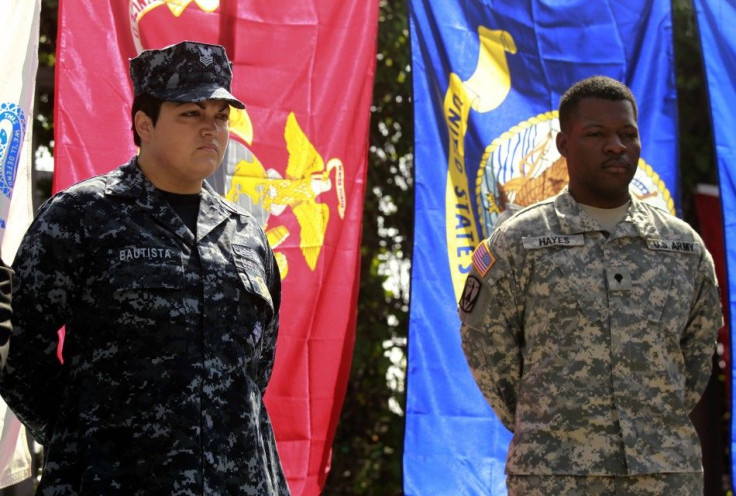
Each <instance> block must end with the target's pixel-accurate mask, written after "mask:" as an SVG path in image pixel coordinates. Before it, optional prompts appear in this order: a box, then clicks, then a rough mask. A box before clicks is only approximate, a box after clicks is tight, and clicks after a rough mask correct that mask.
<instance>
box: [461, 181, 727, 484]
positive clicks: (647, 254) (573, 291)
mask: <svg viewBox="0 0 736 496" xmlns="http://www.w3.org/2000/svg"><path fill="white" fill-rule="evenodd" d="M473 260H474V264H473V269H472V270H471V273H470V275H469V277H468V279H467V282H466V285H465V289H464V292H463V296H462V298H461V301H460V304H459V313H460V318H461V320H462V328H461V334H462V343H463V348H464V350H465V354H466V356H467V359H468V363H469V365H470V368H471V369H472V372H473V374H474V376H475V379H476V381H477V383H478V385H479V386H480V389H481V390H482V391H483V393H484V395H485V397H486V398H487V400H488V401H489V403H490V404H491V406H492V407H493V409H494V411H495V413H496V415H497V416H498V418H499V419H500V420H501V422H503V424H504V425H505V426H506V427H507V428H508V429H510V430H511V431H512V432H513V439H512V441H511V445H510V447H509V452H508V458H507V463H506V472H507V474H512V475H556V474H560V475H562V474H564V475H582V476H587V475H600V476H615V475H636V474H658V473H693V472H701V471H702V467H701V451H700V445H699V441H698V436H697V434H696V432H695V429H694V427H693V426H692V424H691V423H690V420H689V418H688V414H689V412H690V411H691V410H692V409H693V408H694V407H695V405H696V403H697V401H698V399H699V398H700V395H701V393H702V391H703V389H704V387H705V385H706V383H707V381H708V379H709V377H710V369H711V359H712V354H713V351H714V344H715V338H716V333H717V331H718V329H719V328H720V327H721V324H722V317H721V309H720V300H719V292H718V287H717V283H716V280H715V273H714V268H713V262H712V259H711V256H710V254H709V253H708V252H707V250H706V249H705V248H704V246H703V243H702V241H701V239H700V237H699V236H698V235H697V234H696V233H695V232H694V231H693V230H692V229H691V228H690V227H689V226H688V225H687V224H686V223H685V222H683V221H681V220H679V219H677V218H675V217H672V216H670V215H668V214H666V213H664V212H662V211H660V210H658V209H657V208H655V207H652V206H651V205H648V204H645V203H642V202H640V201H637V200H636V199H633V198H632V202H631V205H630V207H629V209H628V212H627V214H626V217H625V218H624V219H623V220H622V221H621V223H619V224H618V225H617V226H616V227H615V229H614V231H613V232H612V233H611V234H610V236H609V237H606V235H605V233H604V232H602V231H601V228H600V226H599V225H598V224H597V222H595V221H594V220H593V219H592V218H590V217H589V216H588V215H587V214H585V213H584V212H582V211H581V209H580V207H579V205H578V204H577V203H576V202H575V200H574V199H573V197H572V196H571V195H570V194H569V193H568V192H567V190H564V191H563V192H562V193H561V194H560V195H559V196H557V197H555V198H552V199H549V200H547V201H545V202H542V203H539V204H537V205H534V206H531V207H529V208H527V209H525V210H523V211H521V212H519V213H517V214H516V215H515V216H514V217H512V218H511V219H509V220H507V221H506V222H505V223H504V224H503V225H501V226H500V227H498V228H497V229H496V230H495V231H494V233H493V234H492V235H491V237H490V238H489V240H487V241H485V242H484V243H483V244H481V245H479V247H478V248H477V249H476V251H475V252H474V254H473ZM547 494H564V492H563V493H553V492H551V493H547ZM661 494H668V493H661ZM672 494H680V493H672Z"/></svg>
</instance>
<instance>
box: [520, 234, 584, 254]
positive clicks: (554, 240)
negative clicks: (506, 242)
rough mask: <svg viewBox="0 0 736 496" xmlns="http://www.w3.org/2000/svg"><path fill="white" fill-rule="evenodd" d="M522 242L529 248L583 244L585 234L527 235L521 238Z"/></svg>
mask: <svg viewBox="0 0 736 496" xmlns="http://www.w3.org/2000/svg"><path fill="white" fill-rule="evenodd" d="M521 242H522V243H523V244H524V248H526V249H527V250H537V249H539V248H549V247H551V246H583V245H584V244H585V236H584V235H582V234H572V235H560V234H557V235H553V236H525V237H523V238H521Z"/></svg>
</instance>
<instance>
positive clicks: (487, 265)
mask: <svg viewBox="0 0 736 496" xmlns="http://www.w3.org/2000/svg"><path fill="white" fill-rule="evenodd" d="M495 262H496V257H494V256H493V253H491V249H490V248H488V243H487V242H486V241H485V240H484V241H481V242H480V244H479V245H478V246H477V247H476V248H475V251H474V252H473V267H475V270H477V271H478V273H479V274H480V275H481V277H485V275H486V274H488V271H489V270H491V267H493V264H494V263H495Z"/></svg>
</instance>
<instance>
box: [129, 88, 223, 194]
mask: <svg viewBox="0 0 736 496" xmlns="http://www.w3.org/2000/svg"><path fill="white" fill-rule="evenodd" d="M142 115H143V118H142V119H143V120H142V121H141V124H142V125H144V126H145V127H144V128H143V132H141V130H140V129H139V134H140V136H141V157H140V163H141V167H142V168H143V171H144V173H145V174H146V176H147V177H148V178H149V180H150V181H151V182H152V183H153V184H154V186H156V187H157V188H160V189H163V190H165V191H170V192H173V193H197V192H199V190H200V188H201V185H202V180H204V178H206V177H207V176H209V175H210V174H212V172H214V171H215V170H216V169H217V167H218V166H219V165H220V163H221V162H222V158H223V156H224V155H225V148H226V147H227V142H228V137H229V128H228V120H229V116H230V106H229V105H228V103H227V102H225V101H223V100H207V101H204V102H197V103H174V102H164V103H163V104H162V105H161V111H160V113H159V117H158V120H157V121H156V125H155V126H153V125H152V123H150V122H146V119H148V118H147V116H145V114H142ZM148 121H150V119H148Z"/></svg>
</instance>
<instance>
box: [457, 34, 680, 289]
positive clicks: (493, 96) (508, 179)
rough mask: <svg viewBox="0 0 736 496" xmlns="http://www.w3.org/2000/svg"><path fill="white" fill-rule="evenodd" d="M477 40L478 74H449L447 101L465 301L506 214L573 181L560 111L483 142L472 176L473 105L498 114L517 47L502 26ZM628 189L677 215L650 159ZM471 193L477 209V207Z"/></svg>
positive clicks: (480, 110)
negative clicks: (560, 138)
mask: <svg viewBox="0 0 736 496" xmlns="http://www.w3.org/2000/svg"><path fill="white" fill-rule="evenodd" d="M478 41H479V51H478V59H477V62H476V67H475V69H474V71H473V73H472V74H471V75H470V77H469V78H468V79H466V80H462V79H461V78H460V76H459V75H457V74H455V73H451V74H450V76H449V78H448V80H449V84H448V88H447V93H446V94H445V100H444V116H445V121H446V125H447V131H448V137H449V151H448V156H447V183H446V184H447V186H446V190H445V216H446V218H445V225H446V233H447V245H448V262H449V265H450V272H451V276H452V282H453V287H454V291H455V297H456V301H459V300H460V296H461V294H462V290H463V286H464V282H465V279H466V276H467V272H468V271H469V269H470V265H471V264H472V258H471V257H472V252H473V250H474V249H475V247H476V246H477V244H478V243H479V242H480V240H481V239H483V238H486V237H488V236H489V235H490V233H491V231H492V230H493V228H494V226H495V225H496V224H497V223H498V221H499V218H500V217H501V215H502V214H503V215H504V216H505V215H509V213H511V212H513V211H515V210H519V209H521V208H523V207H526V206H529V205H531V204H532V203H535V202H538V201H541V200H544V199H546V198H549V197H551V196H554V195H556V194H558V193H559V192H561V191H562V189H563V188H564V187H565V186H566V185H567V183H568V180H569V177H568V174H567V164H566V162H565V158H564V157H562V156H561V155H560V154H559V152H558V150H557V146H556V136H557V133H559V130H560V129H559V120H558V115H557V111H550V112H545V113H542V114H539V115H536V116H533V117H530V118H528V119H526V120H524V121H522V122H520V123H519V124H517V125H514V126H511V127H510V128H509V129H508V130H507V131H505V132H503V133H502V134H501V135H500V136H497V137H495V138H494V139H493V140H492V141H491V143H490V144H489V145H487V146H486V147H485V150H484V152H483V155H482V158H481V160H480V163H479V165H478V167H477V175H476V176H475V177H469V174H468V168H467V167H466V163H465V162H466V157H465V136H466V134H467V131H468V125H469V115H470V111H471V110H473V111H474V112H475V113H477V114H488V115H492V111H493V110H495V109H496V108H498V107H499V106H500V105H501V104H502V103H503V102H504V101H505V99H506V97H507V96H508V94H509V92H510V91H511V86H512V84H511V83H512V78H511V71H510V69H509V65H508V62H507V54H511V55H513V54H515V53H516V50H517V48H516V44H515V42H514V39H513V37H512V36H511V35H510V34H509V33H508V32H507V31H504V30H491V29H488V28H486V27H484V26H480V27H479V28H478ZM630 190H631V192H632V194H633V195H634V196H636V197H637V198H639V199H641V200H644V201H647V202H649V203H652V204H654V205H657V206H658V207H660V208H662V209H664V210H666V211H668V212H671V213H673V214H674V201H673V200H672V198H671V195H670V193H669V191H668V190H667V187H666V185H665V184H664V181H662V180H661V179H660V178H659V176H658V175H657V173H656V172H655V171H654V170H653V169H652V167H651V166H650V165H649V164H647V163H646V162H645V160H644V159H641V158H640V159H639V163H638V167H637V171H636V173H635V175H634V178H633V180H632V182H631V184H630ZM471 196H472V197H474V200H475V202H474V203H475V207H476V211H475V212H472V211H471V202H470V197H471ZM476 218H477V219H478V221H479V224H480V225H479V226H478V225H476Z"/></svg>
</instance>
